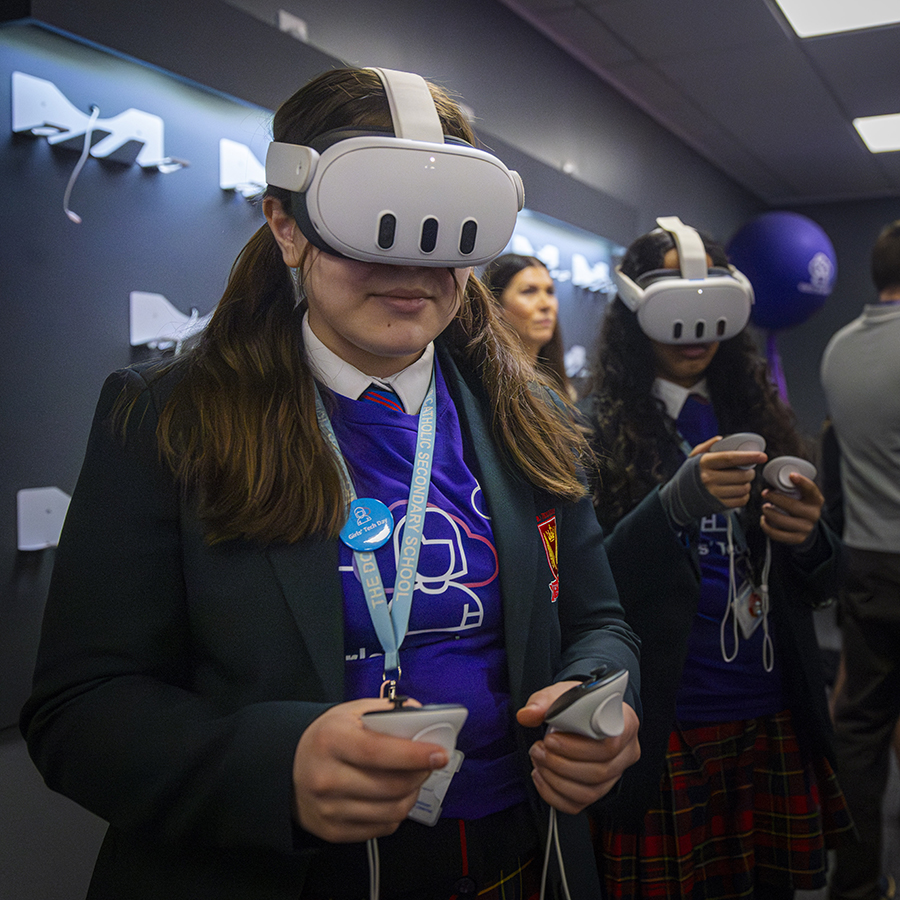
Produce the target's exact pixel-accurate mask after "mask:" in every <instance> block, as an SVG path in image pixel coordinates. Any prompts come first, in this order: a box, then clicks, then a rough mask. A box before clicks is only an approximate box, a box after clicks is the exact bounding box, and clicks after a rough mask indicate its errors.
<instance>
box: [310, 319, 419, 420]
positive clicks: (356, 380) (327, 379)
mask: <svg viewBox="0 0 900 900" xmlns="http://www.w3.org/2000/svg"><path fill="white" fill-rule="evenodd" d="M303 344H304V347H305V349H306V361H307V362H308V363H309V367H310V368H311V369H312V372H313V376H314V377H315V378H316V379H317V380H318V381H321V382H322V384H324V385H325V386H326V387H329V388H331V390H333V391H335V392H336V393H338V394H340V395H341V396H342V397H349V398H350V399H351V400H358V399H359V398H360V397H361V396H362V395H363V394H364V393H365V392H366V391H367V390H368V389H369V386H370V385H371V384H372V382H373V381H374V382H375V383H376V384H380V385H382V386H384V387H389V388H390V389H391V390H392V391H393V392H394V393H395V394H396V395H397V396H398V397H399V398H400V402H401V403H402V404H403V408H404V409H405V410H406V412H407V413H410V414H412V415H418V412H419V409H420V408H421V406H422V403H423V402H424V400H425V395H426V394H427V393H428V385H429V384H430V383H431V370H432V368H433V367H434V343H433V342H432V343H430V344H429V345H428V346H427V347H426V348H425V352H424V353H423V354H422V355H421V356H420V357H419V358H418V359H417V360H416V361H415V362H414V363H412V364H410V365H408V366H407V367H406V368H405V369H401V370H400V371H399V372H396V373H395V374H394V375H388V376H387V377H382V376H375V375H366V374H365V372H361V371H360V370H359V369H357V368H356V366H353V365H351V364H350V363H348V362H347V361H346V360H344V359H341V357H340V356H338V355H337V353H335V352H334V351H333V350H330V349H329V348H328V347H326V346H325V345H324V344H323V343H322V342H321V341H320V340H319V339H318V338H317V337H316V335H315V334H314V333H313V330H312V328H310V327H309V313H306V314H305V315H304V316H303Z"/></svg>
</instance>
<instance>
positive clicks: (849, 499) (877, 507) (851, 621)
mask: <svg viewBox="0 0 900 900" xmlns="http://www.w3.org/2000/svg"><path fill="white" fill-rule="evenodd" d="M872 280H873V281H874V283H875V288H876V290H877V291H878V301H879V302H878V303H872V304H867V305H866V306H865V308H864V309H863V313H862V315H861V316H860V317H859V318H858V319H855V320H854V321H853V322H851V323H850V324H849V325H846V326H845V327H844V328H842V329H841V330H840V331H838V332H837V334H835V335H834V337H832V339H831V341H830V342H829V344H828V346H827V347H826V348H825V354H824V356H823V357H822V369H821V377H822V387H823V388H824V390H825V397H826V400H827V402H828V410H829V413H830V415H831V419H832V422H833V425H834V430H835V435H836V436H837V440H838V444H839V446H840V451H841V453H840V455H841V488H842V491H843V498H844V534H843V538H844V545H845V548H846V561H847V567H846V574H845V579H844V582H843V584H842V588H841V591H840V602H841V607H840V608H841V632H842V635H843V651H844V663H845V666H846V678H845V680H844V683H843V687H841V688H840V690H839V692H838V695H837V697H836V698H835V710H834V716H835V731H836V735H837V741H836V749H837V758H838V765H839V767H840V768H839V771H838V775H839V778H840V782H841V786H842V787H843V789H844V793H845V795H846V798H847V801H848V803H849V805H850V810H851V812H852V813H853V817H854V820H855V821H856V826H857V829H858V832H859V839H860V844H858V845H852V846H849V847H847V848H845V849H843V850H839V851H838V856H837V868H836V871H835V875H834V878H833V882H832V888H831V897H832V898H834V900H838V898H840V900H851V898H852V900H877V898H881V897H889V896H893V891H894V886H893V881H892V879H890V878H889V877H882V873H881V807H882V799H883V797H884V791H885V787H886V784H887V777H888V765H889V752H890V743H891V733H892V731H893V729H894V725H895V723H896V721H897V717H898V715H900V220H898V221H896V222H892V223H891V224H890V225H887V226H886V227H885V228H884V229H883V231H882V232H881V234H880V235H879V237H878V240H877V241H876V242H875V245H874V247H873V248H872Z"/></svg>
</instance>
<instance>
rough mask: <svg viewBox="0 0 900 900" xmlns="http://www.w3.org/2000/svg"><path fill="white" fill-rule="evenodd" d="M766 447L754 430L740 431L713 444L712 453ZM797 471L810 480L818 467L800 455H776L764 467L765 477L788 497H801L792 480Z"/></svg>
mask: <svg viewBox="0 0 900 900" xmlns="http://www.w3.org/2000/svg"><path fill="white" fill-rule="evenodd" d="M765 449H766V439H765V438H764V437H762V436H761V435H759V434H754V433H753V432H752V431H739V432H736V433H735V434H729V435H728V436H727V437H723V438H722V440H721V441H716V443H715V444H713V445H712V447H711V448H710V450H709V452H710V453H720V452H722V451H725V450H745V451H753V450H756V451H759V452H762V451H763V450H765ZM739 468H741V469H752V468H753V466H740V467H739ZM792 472H796V473H797V474H798V475H803V476H804V477H806V478H809V479H810V480H812V479H814V478H815V477H816V467H815V466H814V465H813V464H812V463H811V462H809V461H807V460H805V459H801V458H800V457H799V456H776V457H775V459H770V460H769V461H768V462H767V463H766V464H765V466H764V467H763V471H762V474H763V478H765V480H766V481H767V482H768V484H769V485H770V486H771V487H773V488H775V490H776V491H778V492H780V493H782V494H786V495H787V496H788V497H798V498H799V497H800V496H801V493H800V491H799V490H797V486H796V485H795V484H794V483H793V482H792V481H791V473H792Z"/></svg>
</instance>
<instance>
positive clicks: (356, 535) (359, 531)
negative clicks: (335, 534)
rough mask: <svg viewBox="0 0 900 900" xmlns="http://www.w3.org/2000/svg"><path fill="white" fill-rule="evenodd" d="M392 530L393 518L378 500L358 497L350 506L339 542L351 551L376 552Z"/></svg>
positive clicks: (388, 538) (385, 541)
mask: <svg viewBox="0 0 900 900" xmlns="http://www.w3.org/2000/svg"><path fill="white" fill-rule="evenodd" d="M393 530H394V517H393V516H392V515H391V511H390V510H389V509H388V508H387V507H386V506H385V505H384V504H383V503H382V502H381V501H380V500H375V499H374V498H372V497H359V498H358V499H356V500H354V501H353V503H351V504H350V515H349V516H348V517H347V521H346V523H345V524H344V527H343V528H342V529H341V540H342V541H343V542H344V543H345V544H346V545H347V546H348V547H349V548H350V549H351V550H361V551H364V552H365V551H367V550H377V549H378V548H379V547H383V546H384V545H385V544H386V543H387V542H388V541H389V540H390V537H391V533H392V532H393Z"/></svg>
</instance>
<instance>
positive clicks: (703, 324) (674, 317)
mask: <svg viewBox="0 0 900 900" xmlns="http://www.w3.org/2000/svg"><path fill="white" fill-rule="evenodd" d="M656 224H657V225H659V227H660V228H661V229H662V230H663V231H668V232H669V233H670V234H671V235H672V237H673V238H675V246H676V247H677V249H678V260H679V266H680V271H675V270H672V269H654V270H653V271H651V272H646V273H645V274H643V275H641V276H640V277H639V278H638V279H637V281H632V280H631V279H630V278H629V277H628V276H627V275H625V274H624V273H623V272H622V268H621V266H616V268H615V272H614V278H615V281H616V286H617V287H618V289H619V297H621V298H622V302H623V303H624V304H625V305H626V306H627V307H628V308H629V309H630V310H631V311H632V312H634V313H636V314H637V320H638V325H640V327H641V330H642V331H643V332H644V334H646V335H647V337H649V338H651V339H652V340H654V341H659V342H660V343H663V344H711V343H712V342H713V341H723V340H726V339H727V338H730V337H734V336H735V335H736V334H739V333H740V332H741V331H742V330H743V328H744V326H745V325H746V324H747V321H748V320H749V318H750V307H751V306H752V305H753V287H752V286H751V284H750V282H749V280H748V279H747V277H746V276H745V275H743V274H742V273H741V272H739V271H738V270H737V269H736V268H735V267H734V266H728V267H727V268H719V267H713V268H707V265H706V249H705V248H704V246H703V240H702V239H701V237H700V235H699V234H697V232H696V231H695V230H694V229H693V228H691V227H690V226H689V225H685V224H684V223H683V222H682V221H681V219H679V218H678V217H677V216H667V217H663V218H659V219H657V220H656Z"/></svg>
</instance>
